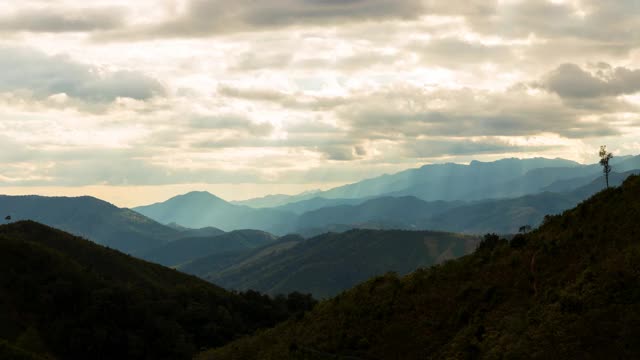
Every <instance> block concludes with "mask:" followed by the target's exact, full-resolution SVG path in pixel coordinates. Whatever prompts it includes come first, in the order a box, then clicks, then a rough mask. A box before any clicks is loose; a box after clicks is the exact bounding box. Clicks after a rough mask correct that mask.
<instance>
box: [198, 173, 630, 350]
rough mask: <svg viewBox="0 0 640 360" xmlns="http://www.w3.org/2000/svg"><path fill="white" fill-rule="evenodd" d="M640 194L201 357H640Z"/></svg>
mask: <svg viewBox="0 0 640 360" xmlns="http://www.w3.org/2000/svg"><path fill="white" fill-rule="evenodd" d="M638 199H640V177H638V176H631V177H629V178H628V179H627V180H626V181H625V182H624V184H623V185H622V186H621V187H619V188H611V189H607V190H603V191H601V192H600V193H598V194H596V195H595V196H593V197H591V198H590V199H588V200H586V201H584V202H583V203H582V204H580V205H579V206H577V207H576V208H574V209H570V210H567V211H565V212H564V213H563V214H562V215H558V216H550V217H549V218H548V219H547V220H546V221H545V223H544V224H543V225H542V226H541V227H540V228H539V229H536V230H534V231H532V232H530V233H528V234H525V235H518V236H517V237H514V238H513V239H512V240H510V241H507V240H505V239H500V238H499V237H498V236H487V237H485V238H484V239H483V241H482V242H481V243H480V245H479V247H478V250H476V251H475V252H474V253H473V254H472V255H469V256H466V257H462V258H460V259H457V260H453V261H450V262H447V263H445V264H443V265H441V266H434V267H431V268H426V269H421V270H418V271H415V272H413V273H411V274H409V275H407V276H404V277H398V276H396V275H394V274H387V275H385V276H380V277H376V278H372V279H370V280H369V281H367V282H364V283H362V284H360V285H358V286H356V287H354V288H352V289H351V290H348V291H346V292H344V293H341V294H340V295H338V296H336V297H335V298H333V299H331V300H328V301H325V302H322V303H321V304H320V305H319V306H317V307H316V308H315V309H314V310H312V311H311V312H310V313H308V314H306V315H305V316H304V317H303V318H300V319H296V320H293V321H290V322H287V323H284V324H281V325H279V326H277V327H275V328H273V329H270V330H267V331H264V332H261V333H259V334H257V335H255V336H251V337H248V338H243V339H239V340H238V341H236V342H234V343H232V344H229V345H227V346H225V347H222V348H219V349H213V350H211V351H208V352H205V353H203V354H201V355H200V356H198V357H197V359H199V360H208V359H215V360H226V359H229V360H231V359H237V354H242V356H243V357H244V358H247V359H253V358H265V359H283V360H287V359H290V360H295V359H324V358H326V359H329V358H332V359H406V360H413V359H416V360H417V359H425V358H429V359H541V360H542V359H637V358H640V344H639V343H638V341H637V339H638V336H639V335H640V330H639V329H640V328H639V327H638V324H640V308H639V306H638V304H640V291H639V290H638V289H640V271H639V265H638V264H640V238H639V237H638V234H640V222H639V221H638V219H640V201H638Z"/></svg>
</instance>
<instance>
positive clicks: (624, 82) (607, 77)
mask: <svg viewBox="0 0 640 360" xmlns="http://www.w3.org/2000/svg"><path fill="white" fill-rule="evenodd" d="M541 86H542V87H543V88H545V89H546V90H548V91H551V92H554V93H556V94H558V95H560V96H561V97H564V98H598V97H604V96H618V95H625V94H634V93H637V92H640V70H631V69H627V68H624V67H616V68H613V67H611V66H610V65H608V64H600V69H598V71H597V72H596V73H595V74H592V73H590V72H588V71H585V70H583V69H582V68H580V67H579V66H578V65H575V64H562V65H560V66H559V67H558V68H556V69H555V70H553V71H551V72H550V73H549V74H548V75H547V77H546V79H545V80H543V83H542V84H541Z"/></svg>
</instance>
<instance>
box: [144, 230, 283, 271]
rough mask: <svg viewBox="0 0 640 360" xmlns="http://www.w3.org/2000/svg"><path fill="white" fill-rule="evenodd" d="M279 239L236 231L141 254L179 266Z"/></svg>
mask: <svg viewBox="0 0 640 360" xmlns="http://www.w3.org/2000/svg"><path fill="white" fill-rule="evenodd" d="M276 239H277V238H276V237H275V236H273V235H271V234H269V233H267V232H264V231H260V230H235V231H231V232H228V233H224V234H221V235H216V236H208V237H193V238H186V239H179V240H175V241H171V242H169V243H167V244H165V245H163V246H160V247H158V248H155V249H153V250H151V251H148V252H145V253H142V254H140V257H141V258H143V259H146V260H149V261H153V262H156V263H158V264H162V265H166V266H177V265H180V264H182V263H185V262H188V261H190V260H193V259H196V258H201V257H204V256H207V255H212V254H218V253H223V252H229V251H239V250H247V249H253V248H256V247H259V246H263V245H266V244H269V243H271V242H273V241H275V240H276Z"/></svg>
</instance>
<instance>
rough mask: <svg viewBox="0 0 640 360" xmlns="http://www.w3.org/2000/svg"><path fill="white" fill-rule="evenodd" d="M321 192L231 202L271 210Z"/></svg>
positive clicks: (277, 195) (276, 195)
mask: <svg viewBox="0 0 640 360" xmlns="http://www.w3.org/2000/svg"><path fill="white" fill-rule="evenodd" d="M319 192H320V190H310V191H305V192H302V193H300V194H296V195H284V194H275V195H267V196H263V197H259V198H254V199H248V200H241V201H231V203H232V204H235V205H245V206H249V207H252V208H256V209H260V208H270V207H278V206H282V205H285V204H289V203H292V202H297V201H303V200H307V199H312V198H314V197H316V194H318V193H319Z"/></svg>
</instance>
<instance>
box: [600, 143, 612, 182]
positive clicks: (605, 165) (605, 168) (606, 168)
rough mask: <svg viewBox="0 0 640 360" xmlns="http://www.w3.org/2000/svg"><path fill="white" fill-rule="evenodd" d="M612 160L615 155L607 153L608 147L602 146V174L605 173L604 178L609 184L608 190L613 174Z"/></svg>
mask: <svg viewBox="0 0 640 360" xmlns="http://www.w3.org/2000/svg"><path fill="white" fill-rule="evenodd" d="M612 158H613V154H611V153H610V152H607V145H602V146H600V165H602V172H603V173H604V178H605V181H606V182H607V189H608V188H609V173H610V172H611V165H610V164H609V160H611V159H612Z"/></svg>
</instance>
